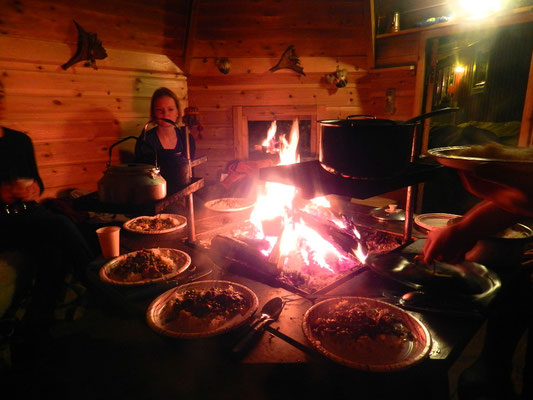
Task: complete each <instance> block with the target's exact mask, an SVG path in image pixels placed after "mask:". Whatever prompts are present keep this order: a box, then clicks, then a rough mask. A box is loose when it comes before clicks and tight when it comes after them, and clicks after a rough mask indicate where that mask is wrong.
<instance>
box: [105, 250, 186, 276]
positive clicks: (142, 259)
mask: <svg viewBox="0 0 533 400" xmlns="http://www.w3.org/2000/svg"><path fill="white" fill-rule="evenodd" d="M190 265H191V257H190V256H189V255H188V254H187V253H185V252H184V251H181V250H176V249H165V248H161V249H160V248H156V249H143V250H138V251H134V252H131V253H128V254H123V255H121V256H119V257H116V258H114V259H113V260H111V261H109V262H107V263H106V264H104V265H103V266H102V268H100V272H99V276H100V279H101V280H102V281H103V282H106V283H111V284H114V285H144V284H148V283H154V282H164V281H166V280H167V279H170V278H173V277H174V276H176V275H178V274H181V273H182V272H183V271H185V270H186V269H187V268H189V266H190Z"/></svg>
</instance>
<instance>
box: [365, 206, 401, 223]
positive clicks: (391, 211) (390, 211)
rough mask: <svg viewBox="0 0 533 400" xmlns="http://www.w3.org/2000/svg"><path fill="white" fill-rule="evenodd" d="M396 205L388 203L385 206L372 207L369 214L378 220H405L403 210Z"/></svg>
mask: <svg viewBox="0 0 533 400" xmlns="http://www.w3.org/2000/svg"><path fill="white" fill-rule="evenodd" d="M397 207H398V205H397V204H389V205H388V206H387V207H381V208H374V209H373V210H372V211H370V215H371V216H373V217H374V218H376V219H379V220H380V221H405V211H404V210H402V209H399V208H397Z"/></svg>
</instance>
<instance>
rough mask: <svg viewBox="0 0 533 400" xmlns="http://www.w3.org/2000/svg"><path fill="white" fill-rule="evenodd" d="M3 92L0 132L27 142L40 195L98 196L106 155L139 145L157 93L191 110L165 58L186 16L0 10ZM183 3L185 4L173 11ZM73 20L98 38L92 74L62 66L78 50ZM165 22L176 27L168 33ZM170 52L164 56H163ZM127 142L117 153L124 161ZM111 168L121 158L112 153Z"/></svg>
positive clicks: (69, 5) (155, 9)
mask: <svg viewBox="0 0 533 400" xmlns="http://www.w3.org/2000/svg"><path fill="white" fill-rule="evenodd" d="M0 3H2V4H1V6H2V16H1V17H0V20H1V22H0V30H1V36H0V49H1V51H0V83H1V84H2V85H3V87H4V90H5V97H4V99H0V101H2V102H3V104H2V107H0V110H1V112H0V123H1V124H2V125H3V126H7V127H10V128H13V129H18V130H21V131H24V132H26V133H28V135H29V136H30V137H31V138H32V139H33V141H34V145H35V150H36V156H37V163H38V166H39V170H40V172H41V175H42V178H43V180H44V183H45V186H46V191H45V193H44V195H45V196H55V195H56V194H57V193H58V192H59V191H61V190H62V189H66V188H81V189H87V190H96V184H97V181H98V179H100V178H101V177H102V173H103V171H104V170H105V167H106V161H107V160H108V149H109V146H110V145H111V144H113V143H114V142H116V141H118V140H119V139H120V138H123V137H126V136H130V135H134V136H138V134H139V133H140V131H141V129H142V127H143V126H144V124H145V123H146V121H147V120H148V115H149V103H150V97H151V95H152V93H153V91H154V90H155V89H156V88H158V87H160V86H167V87H169V88H171V89H172V90H174V91H175V92H176V93H177V94H178V96H179V97H180V99H181V100H182V102H183V104H182V105H183V106H184V107H185V106H186V105H187V84H186V78H185V77H184V76H183V73H182V72H181V70H180V69H179V68H178V67H177V66H176V64H175V63H174V62H173V61H172V60H171V58H169V56H167V55H163V54H170V57H172V58H174V59H175V58H176V57H180V56H182V50H183V48H182V47H180V46H176V43H177V42H178V41H180V40H181V39H182V38H183V36H184V33H183V29H184V24H183V22H184V20H185V15H181V14H178V13H176V12H172V11H168V10H165V7H169V4H170V3H172V2H169V1H163V0H161V1H155V2H152V3H151V4H150V5H146V4H145V2H144V1H135V0H130V1H126V0H119V1H113V2H104V1H86V0H76V1H72V2H71V1H63V0H53V1H42V0H27V1H24V2H20V1H4V0H2V1H0ZM174 3H176V4H177V3H183V2H177V1H176V2H174ZM73 19H75V20H76V21H77V22H78V23H79V24H80V25H81V26H82V27H83V28H84V29H85V30H86V31H89V32H94V33H97V34H98V38H99V39H100V40H101V41H102V44H103V46H104V48H105V49H106V50H107V54H108V57H107V58H106V59H103V60H97V61H96V65H97V67H98V69H97V70H95V69H93V68H90V67H86V66H84V63H79V64H76V65H75V66H73V67H71V68H69V69H68V70H67V71H64V70H63V69H62V68H61V67H60V66H61V65H62V64H63V63H65V62H66V61H67V60H68V59H70V57H71V56H72V55H73V54H74V52H75V50H76V42H77V37H78V35H77V31H76V28H75V25H74V23H73V22H72V20H73ZM168 19H172V20H175V21H178V22H180V21H181V22H182V23H178V24H176V25H174V24H172V26H173V27H174V30H172V29H169V28H168V23H167V22H166V21H167V20H168ZM169 48H170V49H172V50H168V49H169ZM133 146H134V141H133V140H130V141H128V142H126V143H125V144H124V146H123V147H122V148H121V149H120V152H121V153H126V158H125V159H127V158H128V157H127V155H128V153H129V154H131V151H132V149H133ZM113 155H114V160H113V162H114V163H118V162H119V151H114V154H113Z"/></svg>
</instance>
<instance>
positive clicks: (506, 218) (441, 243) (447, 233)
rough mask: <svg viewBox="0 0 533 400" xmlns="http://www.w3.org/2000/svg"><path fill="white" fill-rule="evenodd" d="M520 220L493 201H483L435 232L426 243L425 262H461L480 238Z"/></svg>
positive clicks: (430, 234) (429, 235)
mask: <svg viewBox="0 0 533 400" xmlns="http://www.w3.org/2000/svg"><path fill="white" fill-rule="evenodd" d="M518 219H519V216H518V215H516V214H512V213H509V212H507V211H505V210H503V209H501V208H500V207H499V205H497V204H495V203H493V202H491V201H487V200H486V201H482V202H481V203H479V204H477V205H476V206H474V207H473V208H472V209H471V210H469V211H468V212H467V213H466V214H465V215H464V216H463V218H461V220H460V221H459V222H457V223H455V224H453V225H451V226H447V227H445V228H442V229H438V230H435V231H432V232H430V233H429V234H428V238H427V240H426V243H425V245H424V262H426V263H431V262H432V261H433V260H435V259H437V260H442V261H448V262H458V261H461V260H462V259H464V256H465V254H466V253H467V252H468V251H469V250H471V249H472V248H473V247H474V246H475V244H476V242H477V241H478V240H479V239H482V238H484V237H487V236H490V235H492V234H495V233H497V232H500V231H502V230H504V229H505V228H507V227H509V226H511V225H513V224H515V223H516V222H517V221H518Z"/></svg>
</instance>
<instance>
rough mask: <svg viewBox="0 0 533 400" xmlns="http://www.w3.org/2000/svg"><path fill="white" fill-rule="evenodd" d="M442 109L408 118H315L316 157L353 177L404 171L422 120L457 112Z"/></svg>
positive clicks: (331, 169)
mask: <svg viewBox="0 0 533 400" xmlns="http://www.w3.org/2000/svg"><path fill="white" fill-rule="evenodd" d="M457 110H458V108H451V107H448V108H443V109H440V110H435V111H432V112H430V113H426V114H422V115H419V116H416V117H414V118H411V119H409V120H407V121H393V120H387V119H377V118H376V117H373V116H369V115H350V116H348V117H347V119H342V120H322V121H318V122H319V124H320V127H321V142H320V153H319V160H320V162H321V163H322V166H323V167H325V168H326V169H327V170H329V171H331V172H335V173H339V174H342V175H347V176H351V177H356V178H383V177H389V176H394V175H397V174H400V173H401V172H403V171H404V170H405V169H406V168H407V167H408V166H409V163H410V161H411V155H412V152H413V140H414V138H415V129H416V128H417V127H418V126H419V125H420V122H421V121H423V120H424V119H427V118H431V117H433V116H435V115H440V114H445V113H450V112H455V111H457Z"/></svg>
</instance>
